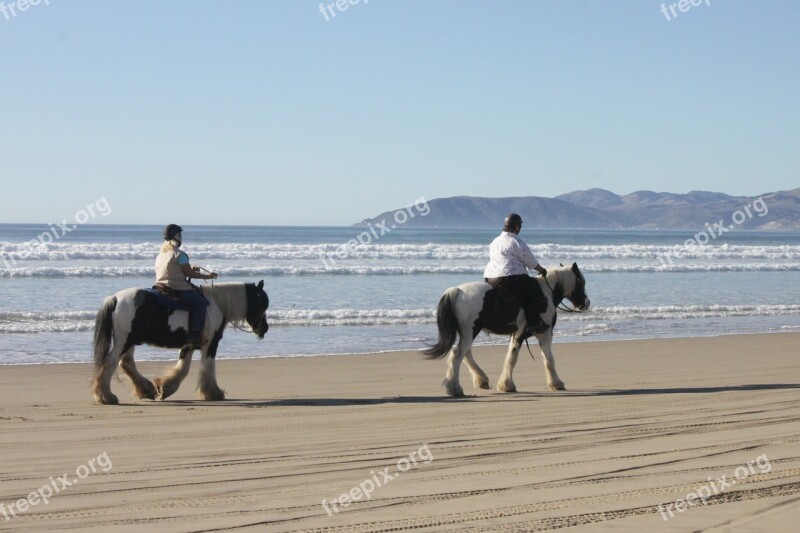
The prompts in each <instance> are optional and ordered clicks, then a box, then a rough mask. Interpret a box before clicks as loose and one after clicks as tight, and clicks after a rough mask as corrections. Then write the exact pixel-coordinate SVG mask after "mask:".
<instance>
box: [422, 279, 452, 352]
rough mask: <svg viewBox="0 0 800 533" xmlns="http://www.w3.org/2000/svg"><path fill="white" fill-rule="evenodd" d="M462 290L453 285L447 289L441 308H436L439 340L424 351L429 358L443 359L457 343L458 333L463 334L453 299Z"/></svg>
mask: <svg viewBox="0 0 800 533" xmlns="http://www.w3.org/2000/svg"><path fill="white" fill-rule="evenodd" d="M460 292H461V291H460V290H459V289H458V287H452V288H450V289H448V290H447V291H445V293H444V294H443V295H442V297H441V298H440V299H439V308H438V309H437V310H436V326H437V327H438V328H439V340H438V341H437V342H436V344H434V345H433V346H431V347H430V348H428V349H427V350H424V351H423V352H422V353H424V354H425V355H427V356H428V359H441V358H442V357H444V356H445V354H447V352H449V351H450V348H452V347H453V344H455V342H456V335H459V334H461V328H460V327H459V325H458V320H456V314H455V311H454V310H453V300H454V299H455V298H456V296H458V294H459V293H460Z"/></svg>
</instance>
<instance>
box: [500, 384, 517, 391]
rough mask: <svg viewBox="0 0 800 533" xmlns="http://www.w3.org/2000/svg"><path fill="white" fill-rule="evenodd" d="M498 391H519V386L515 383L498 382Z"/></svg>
mask: <svg viewBox="0 0 800 533" xmlns="http://www.w3.org/2000/svg"><path fill="white" fill-rule="evenodd" d="M497 392H517V386H516V385H514V384H513V383H511V384H508V383H498V384H497Z"/></svg>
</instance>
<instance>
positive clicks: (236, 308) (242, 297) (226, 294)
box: [203, 282, 247, 325]
mask: <svg viewBox="0 0 800 533" xmlns="http://www.w3.org/2000/svg"><path fill="white" fill-rule="evenodd" d="M244 286H245V284H244V283H230V282H229V283H216V284H214V285H213V286H211V287H209V286H203V295H204V296H205V297H206V298H208V299H209V300H213V301H214V303H216V304H217V307H219V309H220V311H222V316H223V317H224V319H225V322H230V323H231V324H234V325H238V324H239V323H241V322H244V319H245V317H246V316H247V290H246V289H245V288H244Z"/></svg>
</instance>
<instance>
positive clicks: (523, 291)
mask: <svg viewBox="0 0 800 533" xmlns="http://www.w3.org/2000/svg"><path fill="white" fill-rule="evenodd" d="M486 282H487V283H488V284H489V285H491V286H492V287H503V288H505V289H508V290H510V291H511V292H513V293H514V294H516V295H517V297H518V298H519V299H520V304H521V306H522V309H523V311H525V320H526V321H527V322H528V324H534V325H535V324H538V323H539V322H541V320H542V317H540V316H539V315H540V314H541V313H544V312H545V311H547V298H546V297H545V295H544V292H542V288H541V286H540V285H539V282H537V281H536V280H535V279H534V278H532V277H531V276H529V275H527V274H519V275H516V276H504V277H502V278H487V279H486Z"/></svg>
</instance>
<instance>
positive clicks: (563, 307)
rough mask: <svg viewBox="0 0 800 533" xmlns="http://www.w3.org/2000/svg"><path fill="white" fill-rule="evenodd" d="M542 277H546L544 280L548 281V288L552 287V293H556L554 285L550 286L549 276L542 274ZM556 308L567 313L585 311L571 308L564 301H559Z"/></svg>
mask: <svg viewBox="0 0 800 533" xmlns="http://www.w3.org/2000/svg"><path fill="white" fill-rule="evenodd" d="M542 278H543V279H544V282H545V283H547V288H548V289H550V294H551V295H554V294H555V291H554V290H553V287H551V286H550V282H549V281H548V280H547V276H542ZM556 309H560V310H561V311H566V312H567V313H583V311H578V310H577V309H570V308H569V307H567V306H566V305H564V302H563V301H561V302H558V303H557V304H556Z"/></svg>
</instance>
